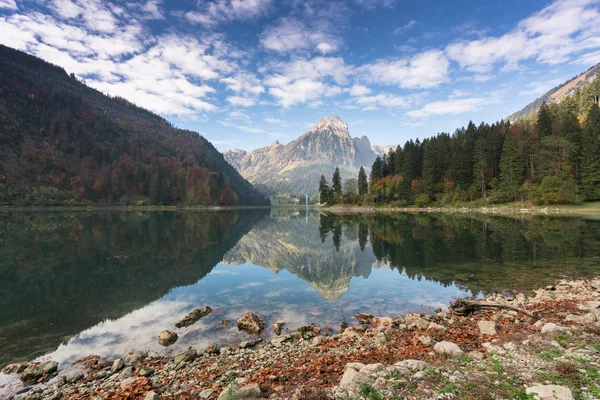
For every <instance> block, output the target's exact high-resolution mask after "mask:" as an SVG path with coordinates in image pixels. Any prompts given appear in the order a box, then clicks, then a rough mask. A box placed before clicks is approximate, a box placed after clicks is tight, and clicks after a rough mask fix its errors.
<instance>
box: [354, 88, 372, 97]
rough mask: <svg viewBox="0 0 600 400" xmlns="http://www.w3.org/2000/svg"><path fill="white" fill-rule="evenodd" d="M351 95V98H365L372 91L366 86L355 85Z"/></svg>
mask: <svg viewBox="0 0 600 400" xmlns="http://www.w3.org/2000/svg"><path fill="white" fill-rule="evenodd" d="M349 93H350V95H351V96H364V95H367V94H369V93H371V89H369V88H368V87H366V86H364V85H353V86H352V87H351V88H350V89H349Z"/></svg>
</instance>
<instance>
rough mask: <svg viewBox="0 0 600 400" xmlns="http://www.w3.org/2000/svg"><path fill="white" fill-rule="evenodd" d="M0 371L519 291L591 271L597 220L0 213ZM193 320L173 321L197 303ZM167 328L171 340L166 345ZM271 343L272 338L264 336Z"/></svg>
mask: <svg viewBox="0 0 600 400" xmlns="http://www.w3.org/2000/svg"><path fill="white" fill-rule="evenodd" d="M0 222H1V224H0V227H1V228H0V243H2V246H1V247H0V278H1V279H0V282H1V283H0V294H1V296H0V299H1V301H2V304H1V307H0V310H1V311H0V321H1V323H0V338H1V339H0V341H1V342H0V345H2V348H3V349H4V352H3V353H2V355H1V357H2V358H1V359H0V363H1V364H6V363H9V362H12V361H16V360H30V359H33V358H36V357H40V356H43V355H49V356H50V357H52V358H53V359H55V360H57V361H59V362H61V363H67V362H72V361H74V360H76V359H77V358H80V357H83V356H86V355H90V354H98V355H100V356H102V357H104V358H110V357H116V356H120V355H123V354H124V353H126V352H127V351H128V350H130V349H132V348H144V349H148V350H152V351H156V352H158V353H159V354H167V353H173V352H177V351H178V350H181V349H182V348H186V347H188V346H193V347H197V348H199V349H201V348H203V347H204V346H206V345H208V344H209V343H211V342H215V343H222V344H225V343H235V342H239V341H242V340H246V339H247V338H248V335H246V334H245V333H243V332H239V331H238V330H237V328H236V327H235V323H234V324H230V325H225V326H223V325H219V323H220V322H221V321H222V320H224V319H230V320H233V321H235V320H236V319H237V318H239V316H241V315H242V314H243V313H245V312H247V311H253V312H255V313H258V314H259V315H261V316H263V317H264V318H265V320H266V322H267V326H270V324H272V323H273V322H274V321H276V320H277V319H284V320H285V321H287V322H288V329H290V330H295V329H297V328H298V327H300V326H302V325H307V324H310V323H317V324H319V325H320V326H322V327H330V328H332V329H334V330H335V329H338V328H339V324H340V323H341V322H343V321H347V322H350V323H352V322H354V319H353V316H354V314H356V313H357V312H360V311H364V312H369V313H372V314H376V315H388V316H397V315H402V314H404V313H407V312H410V311H416V312H429V311H430V310H432V309H434V308H437V307H442V308H443V307H445V306H446V305H447V303H448V301H450V300H452V299H453V298H455V297H462V296H471V295H475V296H477V295H480V294H482V293H489V292H499V291H511V290H522V289H524V290H527V289H531V288H536V287H539V286H545V285H547V284H550V283H551V282H553V281H554V280H555V279H557V278H560V277H563V276H567V277H585V276H589V275H591V274H593V273H594V272H595V271H597V268H598V257H599V256H600V254H599V252H600V243H599V241H600V221H597V220H593V219H580V218H555V217H546V216H536V217H529V218H527V219H515V218H504V217H487V216H477V217H474V216H460V215H433V214H417V215H415V214H395V215H384V214H381V215H346V216H334V215H330V214H324V213H318V212H314V211H310V210H295V211H290V210H289V209H274V210H273V211H267V210H247V211H223V212H205V213H178V212H168V213H85V214H84V213H72V214H69V213H33V212H28V213H11V214H0ZM206 304H208V305H210V306H211V307H212V308H214V309H215V311H214V312H213V313H212V314H210V315H209V316H207V317H204V318H203V319H201V320H200V321H199V322H197V323H196V324H194V325H192V326H190V327H187V328H182V329H178V328H175V323H176V322H178V321H179V320H180V319H181V318H182V317H183V316H184V315H185V314H186V313H188V312H189V311H191V310H192V309H194V308H197V307H201V306H203V305H206ZM163 329H173V330H176V331H177V332H178V334H179V335H180V339H179V340H178V342H177V343H176V344H175V345H174V346H172V347H170V348H168V349H167V350H165V349H164V348H160V347H159V346H158V345H157V344H156V339H157V336H158V333H159V332H160V331H161V330H163ZM271 335H272V332H271V331H270V330H269V329H267V330H266V331H265V332H264V333H263V337H265V338H268V337H269V336H271Z"/></svg>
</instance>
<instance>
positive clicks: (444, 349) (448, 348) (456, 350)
mask: <svg viewBox="0 0 600 400" xmlns="http://www.w3.org/2000/svg"><path fill="white" fill-rule="evenodd" d="M433 350H434V351H435V352H436V353H440V354H449V355H451V356H453V355H457V354H462V353H463V351H462V350H461V349H460V347H458V346H457V345H456V343H452V342H445V341H444V342H437V343H436V344H435V346H433Z"/></svg>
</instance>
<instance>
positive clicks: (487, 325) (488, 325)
mask: <svg viewBox="0 0 600 400" xmlns="http://www.w3.org/2000/svg"><path fill="white" fill-rule="evenodd" d="M477 326H478V327H479V332H481V334H482V335H495V334H496V323H495V322H494V321H483V320H482V321H479V322H478V323H477Z"/></svg>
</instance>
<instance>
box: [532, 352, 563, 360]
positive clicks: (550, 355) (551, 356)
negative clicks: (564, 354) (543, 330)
mask: <svg viewBox="0 0 600 400" xmlns="http://www.w3.org/2000/svg"><path fill="white" fill-rule="evenodd" d="M536 353H537V356H538V357H539V358H541V359H542V360H544V361H554V360H556V358H558V357H559V356H560V355H561V351H560V350H558V349H546V350H541V349H540V350H538V351H536Z"/></svg>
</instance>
